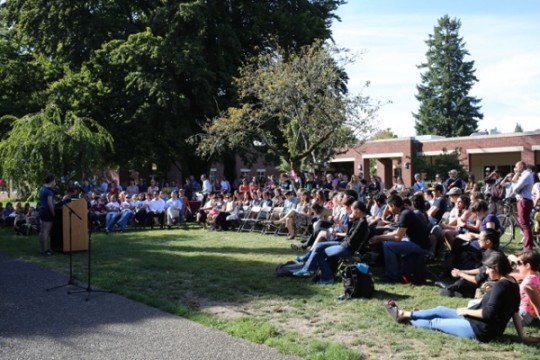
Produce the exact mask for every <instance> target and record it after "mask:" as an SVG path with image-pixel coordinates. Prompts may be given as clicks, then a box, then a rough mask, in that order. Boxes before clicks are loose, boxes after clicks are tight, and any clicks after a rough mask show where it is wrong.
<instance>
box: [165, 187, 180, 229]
mask: <svg viewBox="0 0 540 360" xmlns="http://www.w3.org/2000/svg"><path fill="white" fill-rule="evenodd" d="M166 207H167V210H166V213H167V228H169V229H170V228H171V226H172V225H173V224H174V223H175V222H176V221H178V222H182V221H183V220H184V201H183V199H181V198H180V197H179V193H178V191H173V192H172V194H171V198H170V199H169V200H167V202H166Z"/></svg>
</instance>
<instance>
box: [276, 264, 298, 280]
mask: <svg viewBox="0 0 540 360" xmlns="http://www.w3.org/2000/svg"><path fill="white" fill-rule="evenodd" d="M303 266H304V264H302V263H298V262H296V261H287V262H286V263H284V264H279V265H278V266H277V267H276V276H277V277H285V276H292V274H293V273H294V272H295V271H297V270H300V269H301V268H302V267H303Z"/></svg>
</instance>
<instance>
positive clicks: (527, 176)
mask: <svg viewBox="0 0 540 360" xmlns="http://www.w3.org/2000/svg"><path fill="white" fill-rule="evenodd" d="M533 185H534V178H533V175H532V173H531V172H530V171H529V170H525V171H523V172H522V173H521V175H520V176H519V179H518V181H517V183H515V184H512V191H513V192H514V193H515V194H516V199H517V200H521V199H529V200H532V188H533Z"/></svg>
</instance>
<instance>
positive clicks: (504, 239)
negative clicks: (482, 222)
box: [497, 198, 519, 249]
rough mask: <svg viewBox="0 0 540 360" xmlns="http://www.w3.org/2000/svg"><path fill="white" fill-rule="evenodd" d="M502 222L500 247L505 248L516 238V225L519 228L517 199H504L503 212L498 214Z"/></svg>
mask: <svg viewBox="0 0 540 360" xmlns="http://www.w3.org/2000/svg"><path fill="white" fill-rule="evenodd" d="M497 219H498V220H499V223H500V224H501V228H502V229H501V241H500V244H499V247H500V248H502V249H504V248H505V247H507V246H508V245H510V243H511V242H512V241H513V240H514V239H515V238H516V227H518V228H519V222H518V220H517V211H516V199H514V198H510V199H504V201H503V206H502V212H501V213H500V214H498V215H497Z"/></svg>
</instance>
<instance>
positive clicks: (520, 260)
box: [508, 250, 540, 325]
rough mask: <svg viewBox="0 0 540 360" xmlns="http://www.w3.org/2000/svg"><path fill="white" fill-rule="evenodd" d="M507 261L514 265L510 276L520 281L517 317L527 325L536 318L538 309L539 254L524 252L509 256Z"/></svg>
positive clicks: (539, 285) (539, 307)
mask: <svg viewBox="0 0 540 360" xmlns="http://www.w3.org/2000/svg"><path fill="white" fill-rule="evenodd" d="M508 259H509V260H510V262H511V263H512V264H514V266H515V268H516V271H514V272H513V273H512V275H513V276H514V277H515V278H516V279H518V280H522V281H521V284H520V286H519V290H520V294H521V302H520V304H519V316H520V317H521V322H522V323H523V325H529V324H530V323H531V322H532V321H533V319H534V318H535V317H537V316H540V314H538V312H537V311H538V310H539V309H540V298H539V297H538V295H536V296H535V295H534V293H536V294H540V273H539V272H538V270H539V269H540V253H538V252H537V251H532V250H526V251H523V252H521V253H519V254H517V255H510V256H508ZM531 295H532V296H531Z"/></svg>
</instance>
